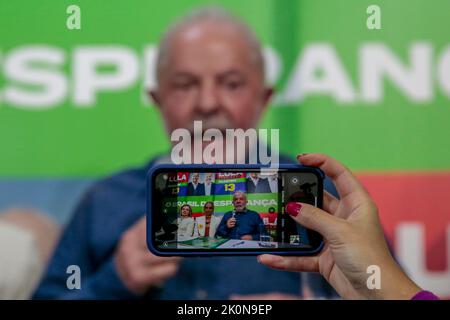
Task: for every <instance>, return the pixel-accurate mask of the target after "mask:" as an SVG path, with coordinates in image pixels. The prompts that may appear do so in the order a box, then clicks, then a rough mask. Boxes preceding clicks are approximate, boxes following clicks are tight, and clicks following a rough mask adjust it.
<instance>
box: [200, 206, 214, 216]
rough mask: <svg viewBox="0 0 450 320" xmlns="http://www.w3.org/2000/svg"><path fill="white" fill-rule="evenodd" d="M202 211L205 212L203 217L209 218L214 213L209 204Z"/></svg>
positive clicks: (212, 207)
mask: <svg viewBox="0 0 450 320" xmlns="http://www.w3.org/2000/svg"><path fill="white" fill-rule="evenodd" d="M203 210H204V211H205V215H207V216H211V215H212V213H213V211H214V206H213V205H212V204H211V203H207V204H206V205H205V207H204V208H203Z"/></svg>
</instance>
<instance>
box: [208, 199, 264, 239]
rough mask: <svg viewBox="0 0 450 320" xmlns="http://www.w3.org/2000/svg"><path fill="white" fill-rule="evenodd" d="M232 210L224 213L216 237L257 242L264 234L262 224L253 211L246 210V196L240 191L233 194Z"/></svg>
mask: <svg viewBox="0 0 450 320" xmlns="http://www.w3.org/2000/svg"><path fill="white" fill-rule="evenodd" d="M233 206H234V210H233V211H229V212H227V213H225V215H224V216H223V218H222V221H221V222H220V225H219V227H218V228H217V232H216V236H219V237H223V238H230V239H241V240H259V236H260V235H261V233H264V230H265V229H264V222H263V220H262V219H261V217H260V216H259V214H258V213H257V212H255V211H252V210H249V209H247V195H246V194H245V193H244V192H242V191H236V192H235V193H234V194H233ZM237 226H239V227H237Z"/></svg>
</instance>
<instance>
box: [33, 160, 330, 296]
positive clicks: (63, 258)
mask: <svg viewBox="0 0 450 320" xmlns="http://www.w3.org/2000/svg"><path fill="white" fill-rule="evenodd" d="M280 160H281V157H280ZM288 161H289V162H291V163H292V161H290V160H288ZM280 162H282V161H280ZM285 162H286V161H285ZM152 165H153V162H150V163H149V164H148V165H147V166H144V167H142V168H138V169H133V170H127V171H124V172H121V173H118V174H116V175H113V176H111V177H108V178H106V179H103V180H101V181H99V182H98V183H96V184H95V185H94V186H92V187H91V188H90V189H89V190H88V192H87V193H86V194H85V196H84V197H83V198H82V200H81V202H80V203H79V205H78V206H77V208H76V210H75V212H74V214H73V216H72V219H71V221H70V222H69V224H68V225H67V226H66V228H65V231H64V232H63V234H62V236H61V238H60V241H59V244H58V245H57V247H56V249H55V252H54V255H53V257H52V258H51V260H50V262H49V265H48V269H47V271H46V273H45V275H44V278H43V279H42V282H41V283H40V285H39V287H38V288H37V291H36V292H35V294H34V298H35V299H132V298H152V299H180V300H184V299H227V298H229V296H230V295H231V294H261V293H270V292H281V293H287V294H295V295H299V294H300V289H301V286H302V280H303V278H304V277H302V278H300V275H299V273H291V272H280V271H275V270H271V269H269V268H268V267H265V266H263V265H261V264H259V263H257V261H256V258H255V257H210V258H201V257H198V258H185V259H183V260H182V262H181V265H180V268H179V271H178V273H177V274H176V275H175V276H174V277H173V278H171V279H169V280H168V281H166V282H165V284H164V286H163V287H162V288H160V289H157V290H156V289H154V290H151V291H150V292H149V293H148V294H147V295H145V296H144V297H138V296H135V295H134V294H133V293H131V292H130V291H129V290H128V289H127V288H126V287H125V286H124V285H123V283H122V282H121V280H120V278H119V276H118V274H117V270H116V268H115V264H114V259H113V258H114V252H115V249H116V246H117V244H118V242H119V240H120V238H121V236H122V234H123V233H124V232H125V231H126V230H127V229H128V228H130V227H131V226H132V225H133V224H134V223H136V222H137V220H139V219H140V218H142V217H143V216H144V215H145V211H146V207H145V206H146V174H147V172H148V170H149V169H150V167H151V166H152ZM327 183H328V190H329V191H330V188H331V192H332V193H333V191H332V190H334V189H333V186H332V185H330V183H329V181H328V182H327ZM70 265H78V266H79V267H80V270H81V289H80V290H77V289H73V290H69V289H68V288H67V284H66V282H67V279H68V277H69V276H70V274H67V273H66V270H67V268H68V267H69V266H70ZM314 279H315V280H314V281H312V282H311V284H310V287H312V288H313V289H315V290H316V292H317V293H318V294H320V295H322V296H327V295H329V294H330V293H332V292H333V291H330V287H329V286H328V285H327V284H326V283H325V281H324V280H322V279H321V278H320V277H317V278H314ZM243 283H245V285H243Z"/></svg>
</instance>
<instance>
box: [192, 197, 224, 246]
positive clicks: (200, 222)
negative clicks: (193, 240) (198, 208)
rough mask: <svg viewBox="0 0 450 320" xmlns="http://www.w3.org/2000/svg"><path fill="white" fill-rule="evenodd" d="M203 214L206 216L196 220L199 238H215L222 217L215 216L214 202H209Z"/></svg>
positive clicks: (204, 207)
mask: <svg viewBox="0 0 450 320" xmlns="http://www.w3.org/2000/svg"><path fill="white" fill-rule="evenodd" d="M203 213H204V214H205V215H203V216H200V217H197V218H195V221H196V222H197V225H196V226H197V232H196V233H195V234H196V235H198V236H199V237H210V238H213V237H214V236H215V235H216V230H217V226H218V225H219V224H220V221H221V220H222V217H217V216H215V215H214V214H213V213H214V202H212V201H207V202H206V203H205V205H204V206H203Z"/></svg>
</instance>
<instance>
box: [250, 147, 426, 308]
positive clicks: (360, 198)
mask: <svg viewBox="0 0 450 320" xmlns="http://www.w3.org/2000/svg"><path fill="white" fill-rule="evenodd" d="M297 159H298V160H299V161H301V163H302V164H303V165H307V166H314V167H319V168H320V169H322V170H323V171H324V172H325V174H326V175H327V176H329V177H330V178H331V179H332V180H333V182H334V184H335V186H336V188H337V191H338V193H339V196H340V200H338V199H336V198H335V197H333V196H332V195H330V194H329V193H327V192H325V194H324V210H325V211H324V210H321V209H319V208H316V207H314V206H311V205H308V204H303V203H301V204H300V203H289V204H288V205H287V208H286V210H287V211H288V213H289V214H290V215H291V217H292V218H293V219H294V220H295V221H296V222H298V223H299V224H301V225H303V226H304V227H306V228H309V229H312V230H315V231H317V232H319V233H320V234H322V235H323V237H324V238H325V247H324V249H323V250H322V252H321V253H320V254H319V255H318V256H314V257H281V256H276V255H261V256H259V257H258V261H259V262H260V263H262V264H264V265H267V266H269V267H271V268H274V269H279V270H288V271H296V272H320V273H321V274H322V276H323V277H324V278H325V279H326V280H327V281H328V282H329V283H330V284H331V285H332V286H333V288H334V289H335V290H336V291H337V293H338V294H339V295H340V296H341V297H342V298H344V299H369V298H370V299H411V298H412V297H413V296H414V294H415V293H417V292H418V291H420V290H421V289H420V288H419V287H418V286H417V285H416V284H415V283H414V282H412V281H411V280H410V279H409V278H408V277H407V276H406V275H405V273H404V272H403V271H402V270H401V268H400V267H399V266H398V265H397V263H396V262H395V261H394V259H393V258H392V256H391V254H390V252H389V249H388V246H387V244H386V240H385V238H384V234H383V230H382V228H381V225H380V221H379V218H378V210H377V207H376V205H375V203H374V202H373V201H372V199H371V198H370V196H369V194H368V193H367V191H366V190H365V189H364V187H363V186H362V185H361V183H360V182H359V181H358V180H357V179H356V177H355V176H354V175H353V174H352V173H351V172H350V171H349V170H348V169H347V168H346V167H344V166H343V165H342V164H341V163H339V162H338V161H336V160H335V159H332V158H330V157H327V156H325V155H321V154H307V155H302V156H299V157H298V158H297ZM371 265H376V266H378V267H379V268H380V272H381V288H380V289H369V287H368V285H367V280H368V278H369V276H370V275H371V274H370V273H368V272H367V269H368V267H369V266H371Z"/></svg>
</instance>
